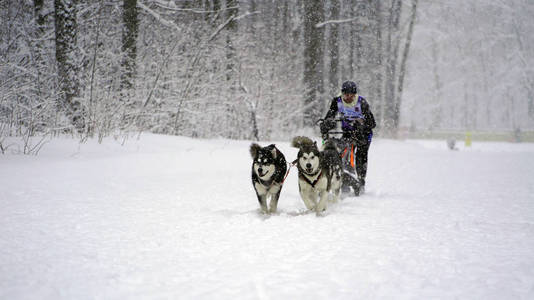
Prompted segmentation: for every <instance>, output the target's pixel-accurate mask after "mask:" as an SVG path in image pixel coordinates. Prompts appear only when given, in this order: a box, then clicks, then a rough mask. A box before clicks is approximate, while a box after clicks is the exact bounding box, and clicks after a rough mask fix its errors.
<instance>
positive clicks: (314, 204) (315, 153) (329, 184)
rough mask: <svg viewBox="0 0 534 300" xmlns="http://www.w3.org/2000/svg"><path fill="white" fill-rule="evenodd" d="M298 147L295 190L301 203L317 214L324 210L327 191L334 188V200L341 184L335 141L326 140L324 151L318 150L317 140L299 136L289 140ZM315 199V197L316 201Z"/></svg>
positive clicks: (293, 145)
mask: <svg viewBox="0 0 534 300" xmlns="http://www.w3.org/2000/svg"><path fill="white" fill-rule="evenodd" d="M291 146H292V147H295V148H298V149H299V152H298V154H297V159H296V161H295V162H296V163H297V169H298V171H299V192H300V197H301V198H302V201H303V202H304V205H306V208H308V209H310V210H315V212H316V213H317V214H318V215H319V214H321V213H322V212H323V211H325V210H326V206H327V201H328V195H329V192H330V191H331V190H332V189H333V190H334V201H337V198H338V196H339V190H340V188H341V163H340V161H338V158H339V157H340V156H339V154H338V151H337V149H336V148H335V145H333V144H331V143H327V144H326V145H325V151H326V152H325V151H323V152H321V151H319V148H318V147H317V143H316V142H314V141H312V140H311V139H309V138H307V137H303V136H297V137H295V138H293V140H292V141H291ZM318 199H319V201H317V200H318Z"/></svg>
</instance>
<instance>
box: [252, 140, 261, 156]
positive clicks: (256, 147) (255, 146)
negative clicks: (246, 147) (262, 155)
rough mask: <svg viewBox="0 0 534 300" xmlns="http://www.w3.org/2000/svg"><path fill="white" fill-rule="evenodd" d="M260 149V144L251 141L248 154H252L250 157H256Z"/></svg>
mask: <svg viewBox="0 0 534 300" xmlns="http://www.w3.org/2000/svg"><path fill="white" fill-rule="evenodd" d="M260 149H261V147H260V145H258V144H256V143H252V144H251V145H250V156H252V159H254V158H256V156H257V155H258V152H259V151H260Z"/></svg>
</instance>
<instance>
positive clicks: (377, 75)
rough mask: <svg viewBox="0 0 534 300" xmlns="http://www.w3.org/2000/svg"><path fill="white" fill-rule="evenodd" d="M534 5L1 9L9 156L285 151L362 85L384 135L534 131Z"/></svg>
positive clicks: (335, 1)
mask: <svg viewBox="0 0 534 300" xmlns="http://www.w3.org/2000/svg"><path fill="white" fill-rule="evenodd" d="M533 16H534V2H533V1H531V0H512V1H501V0H496V1H485V0H473V1H460V0H452V1H428V0H426V1H425V0H421V1H418V0H385V1H369V0H323V1H319V0H313V1H312V0H310V1H304V0H288V1H270V0H269V1H258V0H226V1H223V0H200V1H192V0H106V1H104V0H91V1H87V0H54V1H44V0H33V1H32V0H24V1H19V0H1V1H0V149H1V152H4V150H5V148H6V147H7V146H8V145H6V144H5V143H3V140H4V139H5V138H6V137H20V138H22V139H23V140H24V141H25V142H26V149H25V150H24V152H31V151H32V149H35V147H38V145H39V141H41V140H42V139H45V138H49V137H53V136H57V135H60V134H70V135H74V136H76V137H79V138H80V139H81V140H82V141H83V140H86V139H88V138H93V137H95V138H98V139H99V140H101V139H102V138H104V137H106V136H124V135H128V134H129V133H133V132H152V133H161V134H169V135H180V136H189V137H200V138H213V137H223V138H230V139H250V140H274V139H283V140H287V138H288V137H289V136H292V135H294V134H295V133H298V132H301V131H307V132H310V130H316V126H315V122H316V121H317V119H319V118H321V117H322V116H323V115H324V113H325V112H326V109H327V105H328V102H329V100H330V99H331V98H332V97H333V96H336V95H337V94H339V89H340V86H341V83H342V82H343V81H344V80H353V81H355V82H357V84H358V86H359V93H360V95H362V96H364V97H365V98H366V99H367V100H368V101H369V102H370V104H371V107H372V110H373V113H374V115H375V118H376V120H377V123H378V128H377V130H376V133H377V134H378V135H379V136H386V137H398V136H400V135H401V134H403V133H407V132H409V133H432V132H464V131H467V130H469V131H475V132H476V131H480V132H483V131H486V132H513V131H521V132H529V131H532V130H534V90H533V89H534V67H533V65H534V55H533V53H534V36H533V35H532V32H534V22H532V17H533Z"/></svg>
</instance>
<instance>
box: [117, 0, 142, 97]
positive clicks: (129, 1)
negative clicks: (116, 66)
mask: <svg viewBox="0 0 534 300" xmlns="http://www.w3.org/2000/svg"><path fill="white" fill-rule="evenodd" d="M122 9H123V10H122V23H123V25H124V31H123V33H122V52H123V53H124V58H123V60H122V74H121V88H122V89H123V94H124V95H128V96H129V95H130V94H131V89H132V88H133V86H134V84H133V81H134V77H135V70H136V58H137V35H138V27H139V20H138V17H137V15H138V12H137V0H123V3H122Z"/></svg>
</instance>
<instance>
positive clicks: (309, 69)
mask: <svg viewBox="0 0 534 300" xmlns="http://www.w3.org/2000/svg"><path fill="white" fill-rule="evenodd" d="M303 17H304V88H305V91H304V97H305V99H304V101H305V102H304V106H305V110H304V126H306V127H313V126H314V125H315V122H316V121H317V119H319V118H320V117H321V115H322V113H323V111H322V110H323V105H322V103H321V102H320V100H321V99H320V98H321V97H322V96H323V36H324V33H323V30H322V29H321V28H317V27H316V26H315V25H316V24H317V23H319V22H321V21H322V19H323V18H324V8H323V3H322V1H320V0H307V1H305V2H304V16H303Z"/></svg>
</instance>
